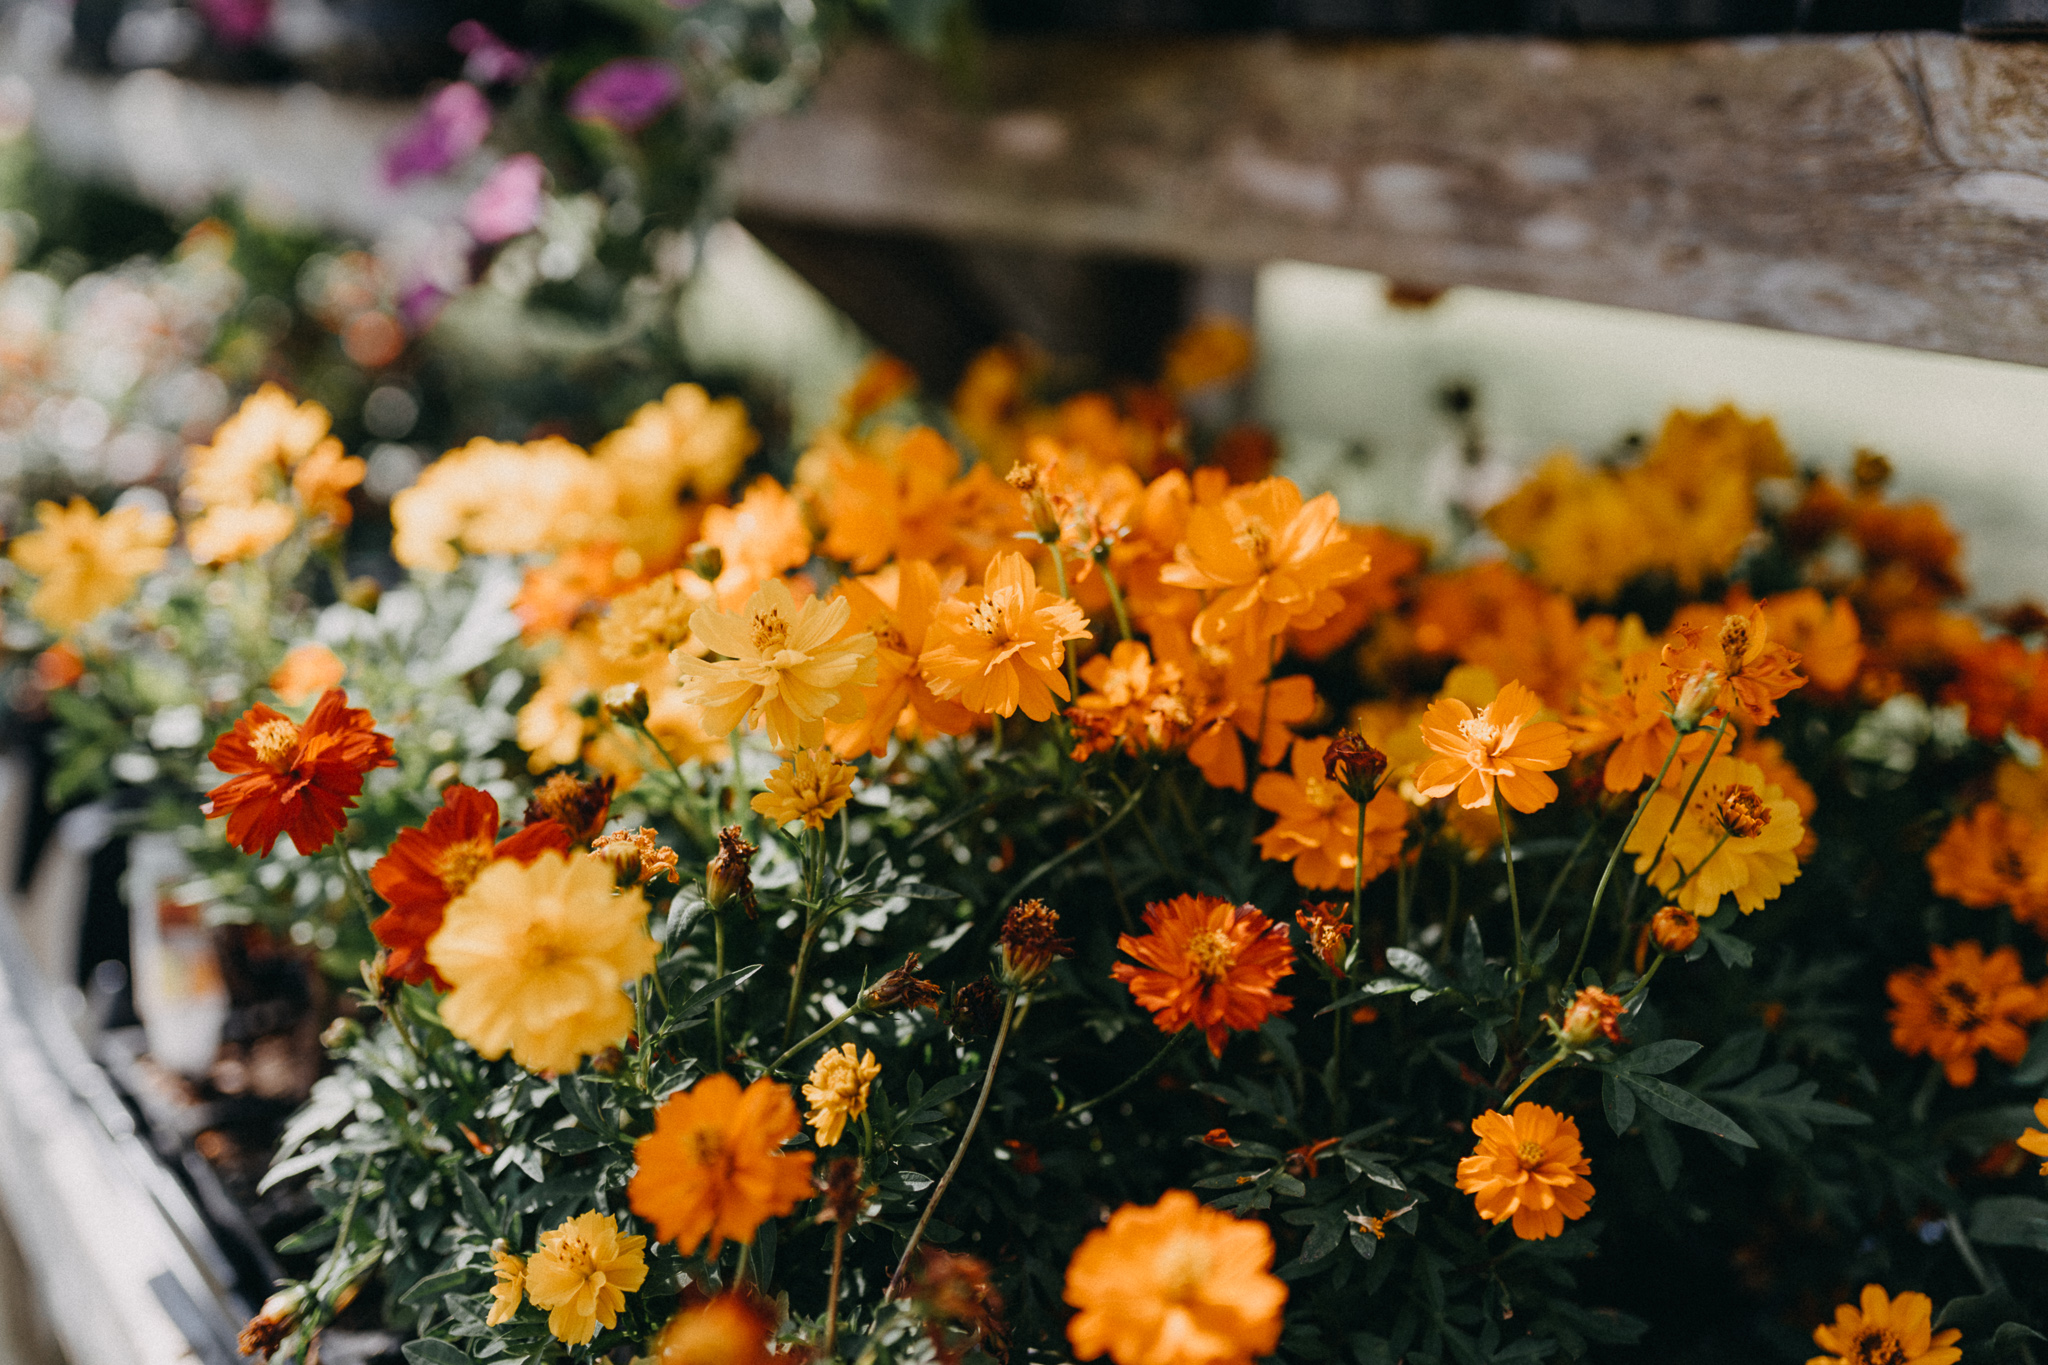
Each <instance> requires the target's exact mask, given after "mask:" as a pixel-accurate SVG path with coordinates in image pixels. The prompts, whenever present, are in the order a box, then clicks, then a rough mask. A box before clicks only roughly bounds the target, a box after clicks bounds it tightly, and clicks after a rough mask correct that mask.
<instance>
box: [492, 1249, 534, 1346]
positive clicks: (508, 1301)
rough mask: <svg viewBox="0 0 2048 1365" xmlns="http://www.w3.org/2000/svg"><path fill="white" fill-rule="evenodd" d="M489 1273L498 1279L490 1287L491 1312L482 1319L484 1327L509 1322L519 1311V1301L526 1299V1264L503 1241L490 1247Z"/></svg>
mask: <svg viewBox="0 0 2048 1365" xmlns="http://www.w3.org/2000/svg"><path fill="white" fill-rule="evenodd" d="M491 1273H492V1274H494V1275H496V1276H497V1277H498V1282H497V1283H496V1284H494V1285H492V1286H491V1312H490V1316H488V1317H486V1318H485V1319H484V1326H486V1327H496V1326H497V1325H498V1324H499V1323H501V1322H510V1321H511V1320H512V1315H513V1314H514V1313H517V1312H518V1311H519V1301H520V1300H521V1299H523V1298H525V1297H526V1262H525V1260H523V1259H522V1258H520V1257H518V1256H514V1255H513V1254H512V1249H511V1248H510V1247H508V1246H506V1245H505V1243H504V1241H503V1239H500V1240H499V1241H498V1242H497V1243H496V1244H495V1245H493V1246H492V1247H491Z"/></svg>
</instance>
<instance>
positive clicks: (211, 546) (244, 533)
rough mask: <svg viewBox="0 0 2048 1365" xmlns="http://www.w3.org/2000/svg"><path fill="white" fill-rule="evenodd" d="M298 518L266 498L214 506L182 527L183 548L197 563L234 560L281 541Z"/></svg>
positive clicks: (277, 544)
mask: <svg viewBox="0 0 2048 1365" xmlns="http://www.w3.org/2000/svg"><path fill="white" fill-rule="evenodd" d="M297 524H298V519H297V518H296V517H294V516H293V515H292V509H291V508H289V507H287V506H285V505H284V504H283V503H281V502H277V501H274V500H272V499H270V498H260V499H258V500H257V501H255V502H252V503H248V504H246V505H243V506H239V507H236V506H223V507H214V508H211V509H209V510H207V511H206V512H203V513H201V514H200V515H199V517H198V518H197V519H196V520H194V521H193V522H192V523H191V524H190V525H188V526H186V528H185V548H186V549H188V550H190V551H191V552H192V558H193V559H194V560H195V561H196V562H198V563H200V564H235V563H239V562H240V561H242V560H245V559H254V558H256V557H257V556H258V555H262V554H268V553H269V552H270V551H272V550H274V549H276V548H277V547H278V546H280V545H282V544H284V540H285V537H286V536H289V535H290V534H291V533H292V527H293V526H295V525H297Z"/></svg>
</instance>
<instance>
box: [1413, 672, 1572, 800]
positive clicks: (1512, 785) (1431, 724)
mask: <svg viewBox="0 0 2048 1365" xmlns="http://www.w3.org/2000/svg"><path fill="white" fill-rule="evenodd" d="M1540 706H1541V703H1540V702H1539V701H1538V700H1537V699H1536V694H1535V693H1534V692H1531V691H1530V690H1529V689H1528V688H1526V687H1524V686H1522V685H1521V684H1520V683H1518V682H1510V683H1508V684H1507V685H1506V686H1504V687H1502V688H1501V690H1500V695H1499V696H1497V697H1495V698H1494V699H1493V700H1492V701H1491V702H1490V703H1488V704H1487V706H1486V707H1485V708H1484V709H1483V710H1481V711H1479V712H1477V713H1475V712H1474V711H1473V710H1472V708H1471V707H1469V706H1467V705H1466V704H1465V703H1464V702H1461V701H1459V700H1458V699H1457V698H1455V697H1441V698H1439V699H1437V700H1436V701H1434V702H1431V703H1430V706H1429V709H1428V710H1427V711H1424V712H1423V713H1422V738H1423V740H1424V741H1425V742H1426V743H1428V745H1429V747H1430V748H1431V749H1433V750H1434V751H1435V752H1436V753H1437V755H1438V756H1437V757H1436V758H1434V759H1431V760H1430V761H1429V762H1428V763H1425V764H1424V765H1423V766H1422V768H1421V770H1420V771H1418V772H1417V773H1416V774H1415V787H1416V790H1418V791H1420V792H1421V793H1422V794H1423V795H1424V796H1432V797H1434V796H1446V795H1448V794H1450V793H1451V792H1453V791H1455V792H1457V793H1458V803H1459V804H1460V805H1462V806H1464V807H1465V808H1466V809H1467V810H1477V809H1478V808H1479V807H1481V806H1484V805H1488V804H1490V803H1491V802H1492V801H1493V794H1494V790H1495V787H1496V784H1498V787H1499V791H1500V794H1501V797H1502V799H1504V800H1505V801H1506V802H1507V803H1508V804H1509V805H1510V806H1513V807H1514V808H1515V809H1516V810H1518V811H1520V812H1522V813H1523V814H1524V815H1528V814H1530V813H1531V812H1533V811H1539V810H1542V809H1543V808H1544V807H1545V806H1547V805H1549V804H1550V803H1551V802H1552V801H1555V800H1556V799H1557V784H1556V783H1555V782H1553V781H1551V780H1550V778H1549V777H1547V776H1545V774H1546V773H1548V772H1549V771H1551V770H1552V769H1555V768H1562V767H1563V766H1564V765H1565V764H1566V763H1568V762H1570V761H1571V741H1570V739H1569V738H1568V737H1567V735H1566V733H1565V728H1564V727H1563V726H1562V725H1559V724H1558V723H1557V722H1556V721H1548V720H1546V721H1535V716H1536V712H1537V709H1538V708H1539V707H1540ZM1532 721H1534V722H1535V723H1533V724H1532V723H1531V722H1532Z"/></svg>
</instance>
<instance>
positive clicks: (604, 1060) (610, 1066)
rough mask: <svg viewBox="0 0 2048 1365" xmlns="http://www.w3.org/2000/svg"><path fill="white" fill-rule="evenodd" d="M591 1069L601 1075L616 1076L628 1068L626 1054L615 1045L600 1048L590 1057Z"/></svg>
mask: <svg viewBox="0 0 2048 1365" xmlns="http://www.w3.org/2000/svg"><path fill="white" fill-rule="evenodd" d="M590 1069H591V1070H592V1071H595V1072H596V1073H597V1074H598V1075H600V1076H616V1075H618V1074H619V1073H620V1072H621V1071H624V1070H625V1069H626V1054H625V1053H623V1052H621V1051H619V1050H618V1049H617V1048H615V1047H605V1048H599V1049H598V1051H597V1054H596V1055H595V1056H593V1057H592V1058H591V1059H590Z"/></svg>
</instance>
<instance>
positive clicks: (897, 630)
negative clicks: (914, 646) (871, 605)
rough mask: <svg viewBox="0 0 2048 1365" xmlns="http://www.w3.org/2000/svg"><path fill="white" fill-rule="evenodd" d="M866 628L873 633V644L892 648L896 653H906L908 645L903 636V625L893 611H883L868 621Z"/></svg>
mask: <svg viewBox="0 0 2048 1365" xmlns="http://www.w3.org/2000/svg"><path fill="white" fill-rule="evenodd" d="M868 629H869V630H871V631H873V632H874V633H875V645H876V647H877V648H880V649H893V650H895V651H896V652H897V653H898V654H904V653H908V652H909V649H910V645H909V643H908V642H907V641H905V640H904V638H903V627H902V625H901V624H900V623H899V622H898V621H897V620H896V617H895V615H894V613H891V612H884V613H882V614H881V615H879V616H877V617H876V618H875V619H874V620H872V621H870V622H868Z"/></svg>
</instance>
